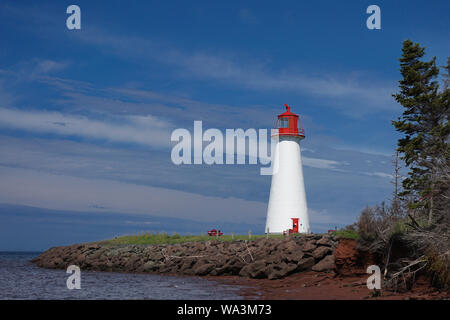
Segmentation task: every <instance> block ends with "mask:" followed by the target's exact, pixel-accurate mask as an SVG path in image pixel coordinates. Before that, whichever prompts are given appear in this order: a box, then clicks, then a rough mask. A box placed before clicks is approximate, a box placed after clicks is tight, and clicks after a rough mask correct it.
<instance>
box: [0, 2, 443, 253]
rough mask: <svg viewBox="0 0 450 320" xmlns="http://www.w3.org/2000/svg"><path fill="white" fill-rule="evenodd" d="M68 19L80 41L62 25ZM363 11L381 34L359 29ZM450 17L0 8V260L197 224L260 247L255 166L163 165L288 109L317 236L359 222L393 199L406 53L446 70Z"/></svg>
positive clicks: (43, 5)
mask: <svg viewBox="0 0 450 320" xmlns="http://www.w3.org/2000/svg"><path fill="white" fill-rule="evenodd" d="M70 4H77V5H79V6H80V8H81V16H82V18H81V30H68V29H67V28H66V24H65V21H66V18H67V16H68V15H67V14H66V8H67V6H69V5H70ZM371 4H377V5H378V6H379V7H380V8H381V28H382V29H381V30H368V29H367V28H366V19H367V17H368V16H369V15H368V14H366V8H367V7H368V6H369V5H371ZM449 11H450V5H449V3H448V2H446V1H434V2H432V4H430V3H426V2H424V1H395V2H393V1H377V2H370V1H346V2H345V4H344V3H343V2H337V1H308V2H306V1H282V2H277V3H276V4H274V3H273V2H269V1H267V2H266V1H240V2H235V3H230V2H224V1H221V2H218V1H195V2H192V1H191V2H186V1H167V2H164V3H163V2H161V1H145V2H143V1H126V2H125V1H95V2H94V1H76V3H75V2H68V1H58V3H56V2H54V1H39V2H36V1H20V2H17V1H2V3H1V4H0V38H1V39H2V40H1V43H2V45H1V46H0V154H1V157H0V177H1V179H0V203H2V204H3V205H2V208H3V209H2V210H3V211H1V210H0V211H1V219H2V223H1V226H0V228H1V229H2V231H4V232H2V234H3V235H4V236H3V237H4V240H2V241H1V243H2V246H0V249H1V250H8V249H14V250H16V249H17V250H19V249H21V250H27V249H43V248H45V247H46V246H50V245H57V244H65V243H70V242H74V241H77V240H74V239H78V241H80V242H81V241H87V240H96V239H102V238H105V237H110V236H113V235H117V234H120V233H123V232H135V231H142V230H152V231H157V230H164V231H179V232H192V233H194V232H198V231H199V230H202V229H205V230H206V228H208V227H209V226H210V225H212V226H219V227H220V226H222V229H224V231H226V232H231V231H238V230H240V232H245V230H247V229H248V228H252V226H253V228H252V229H253V231H254V233H261V232H263V224H264V221H265V215H266V204H267V200H268V195H269V187H270V177H268V176H260V175H259V166H255V165H241V166H225V165H222V166H219V165H216V166H206V165H203V166H175V165H173V164H172V162H171V160H170V150H171V143H170V133H171V131H172V130H173V129H175V128H187V129H190V130H191V129H192V127H193V121H194V120H202V121H203V126H204V128H219V129H225V128H244V129H247V128H271V127H272V126H273V123H274V118H275V117H276V115H277V114H279V113H281V112H282V111H283V107H282V106H283V104H284V103H288V104H290V105H291V107H292V110H293V111H294V112H296V113H298V114H300V116H301V119H302V122H303V126H304V128H305V130H306V136H307V137H306V139H305V140H304V141H303V142H302V150H303V151H302V155H303V157H304V174H305V184H306V192H307V199H308V207H309V212H310V220H311V222H312V230H313V231H315V232H320V231H324V230H325V231H326V230H327V229H329V228H332V227H334V226H336V225H337V226H344V225H346V224H350V223H352V222H354V220H355V219H356V217H357V216H358V214H359V212H360V211H361V209H362V208H363V207H364V206H366V205H373V204H375V203H379V202H381V201H382V200H384V199H387V198H389V197H390V194H391V192H392V185H391V183H390V181H391V176H390V175H391V173H392V171H393V169H392V165H391V160H392V155H393V154H394V152H395V145H396V140H397V138H398V135H397V134H396V133H395V131H394V130H393V128H392V125H391V123H390V121H391V120H393V119H395V118H397V117H398V116H399V115H400V114H401V107H400V106H399V105H398V104H396V103H395V101H394V100H393V98H392V97H391V94H392V93H394V92H395V91H396V90H397V89H396V86H397V81H398V79H399V78H400V74H399V71H398V69H399V65H398V61H397V59H398V57H399V56H400V54H401V44H402V41H403V40H405V39H407V38H410V39H411V40H413V41H415V42H419V43H420V44H421V45H423V46H425V47H426V50H427V59H429V58H431V57H432V56H437V58H438V64H439V65H443V64H444V63H445V61H446V59H447V55H448V53H449V52H450V50H449V49H450V48H449V41H448V39H449V38H450V37H449V36H450V34H449V28H448V17H447V14H446V12H449ZM24 206H25V207H24ZM14 208H15V209H14ZM24 208H28V209H26V210H25V209H24ZM24 210H25V211H26V217H27V218H26V219H24V218H23V217H24V214H25V213H23V212H24ZM77 213H78V218H76V217H77ZM63 214H66V216H67V219H66V220H61V218H60V217H61V215H63ZM43 217H45V219H44V218H43ZM87 217H89V218H87ZM150 218H151V219H150ZM164 219H166V220H164ZM167 219H175V220H173V221H178V222H173V223H169V224H164V227H162V225H161V221H164V223H166V221H167ZM177 219H179V220H177ZM94 220H95V222H93V221H94ZM112 220H113V221H115V223H114V224H111V223H110V221H112ZM121 221H123V224H121ZM127 221H128V222H129V221H132V223H127ZM186 221H191V222H192V227H191V229H189V228H186V227H185V226H187V225H189V224H186ZM71 226H72V229H71V230H73V232H72V236H71V237H70V238H68V237H66V236H65V235H67V232H61V230H66V229H68V228H69V229H70V227H71ZM87 226H89V227H87ZM105 226H108V228H105ZM124 226H126V228H124ZM194 226H195V227H194ZM23 230H27V232H25V233H24V234H23V236H22V237H20V239H19V240H17V241H14V242H11V240H10V238H8V239H9V240H8V241H6V239H7V238H6V237H7V235H11V234H17V232H23ZM87 230H89V231H87ZM6 231H7V232H6ZM27 234H28V236H27ZM0 237H2V236H1V235H0ZM77 237H78V238H77ZM44 238H45V241H44V240H43V239H44ZM0 240H1V239H0Z"/></svg>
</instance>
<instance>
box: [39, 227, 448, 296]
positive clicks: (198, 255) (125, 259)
mask: <svg viewBox="0 0 450 320" xmlns="http://www.w3.org/2000/svg"><path fill="white" fill-rule="evenodd" d="M375 259H376V257H374V256H373V255H371V254H368V253H367V252H360V251H359V250H358V249H357V247H356V241H355V240H352V239H336V238H334V237H333V236H329V235H309V236H302V237H287V238H282V239H263V238H262V239H258V240H253V241H251V242H245V241H242V240H238V241H234V242H220V241H215V240H212V241H207V242H188V243H181V244H171V245H166V244H158V245H106V244H104V243H100V242H99V243H87V244H75V245H72V246H63V247H53V248H50V249H48V250H46V251H44V252H43V253H42V254H40V255H39V256H37V257H35V258H34V259H32V260H31V262H32V263H34V264H35V265H37V266H39V267H44V268H50V269H65V268H67V267H68V266H69V265H72V264H75V265H78V266H79V267H80V268H81V269H82V270H89V271H102V272H105V271H106V272H108V271H109V272H120V273H138V274H159V275H166V276H175V277H198V278H203V279H206V280H210V281H214V282H217V283H220V284H226V285H232V286H239V287H240V288H239V295H240V296H241V297H243V298H244V299H250V300H255V299H256V300H279V299H281V300H285V299H286V300H292V299H294V300H303V299H306V300H361V299H449V294H448V292H446V291H442V292H440V291H438V290H436V289H434V288H431V287H430V285H429V281H428V282H427V279H426V278H425V277H423V279H422V278H420V277H419V278H418V281H417V283H416V284H415V287H414V288H413V290H412V291H407V292H400V293H399V292H397V293H394V292H389V291H382V292H381V295H380V292H376V293H374V292H373V291H372V290H369V289H368V288H367V285H366V281H367V278H368V277H369V275H368V274H366V273H365V270H366V268H367V266H368V265H372V264H376V263H375V262H376V261H375Z"/></svg>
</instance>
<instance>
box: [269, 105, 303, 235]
mask: <svg viewBox="0 0 450 320" xmlns="http://www.w3.org/2000/svg"><path fill="white" fill-rule="evenodd" d="M285 106H286V112H284V113H282V114H280V115H279V116H278V121H277V126H276V127H277V129H278V133H277V135H278V138H279V140H278V143H277V145H276V147H275V155H274V157H273V161H274V163H273V168H274V172H273V174H272V185H271V186H270V197H269V204H268V208H267V220H266V230H265V232H266V233H283V232H287V233H310V229H309V218H308V208H307V205H306V194H305V183H304V181H303V169H302V156H301V151H300V141H301V140H302V139H304V138H305V135H304V131H303V129H302V128H300V129H299V128H298V115H296V114H294V113H292V112H291V111H290V107H289V106H288V105H285Z"/></svg>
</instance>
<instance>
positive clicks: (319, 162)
mask: <svg viewBox="0 0 450 320" xmlns="http://www.w3.org/2000/svg"><path fill="white" fill-rule="evenodd" d="M302 161H303V164H304V165H305V166H308V167H312V168H318V169H335V168H336V166H337V165H338V164H339V162H338V161H334V160H326V159H318V158H309V157H302Z"/></svg>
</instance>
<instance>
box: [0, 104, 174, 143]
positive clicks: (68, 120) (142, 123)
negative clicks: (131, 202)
mask: <svg viewBox="0 0 450 320" xmlns="http://www.w3.org/2000/svg"><path fill="white" fill-rule="evenodd" d="M0 126H3V127H8V128H14V129H20V130H25V131H32V132H41V133H51V134H56V135H63V136H78V137H84V138H91V139H101V140H107V141H112V142H119V143H137V144H143V145H150V146H158V147H161V146H169V145H170V144H169V141H170V140H169V139H170V129H171V128H172V125H171V124H170V123H168V122H165V121H162V120H159V119H157V118H155V117H153V116H151V115H146V116H123V117H120V118H118V119H113V120H106V119H100V120H95V119H90V118H88V117H86V116H80V115H69V114H62V113H59V112H47V111H29V110H18V109H8V108H0Z"/></svg>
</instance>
